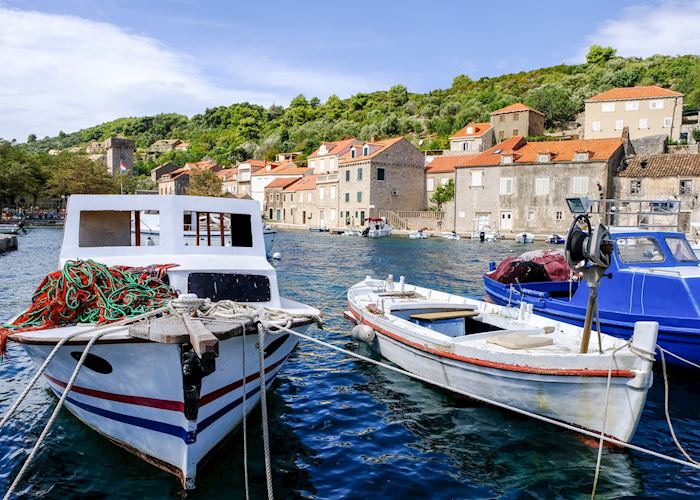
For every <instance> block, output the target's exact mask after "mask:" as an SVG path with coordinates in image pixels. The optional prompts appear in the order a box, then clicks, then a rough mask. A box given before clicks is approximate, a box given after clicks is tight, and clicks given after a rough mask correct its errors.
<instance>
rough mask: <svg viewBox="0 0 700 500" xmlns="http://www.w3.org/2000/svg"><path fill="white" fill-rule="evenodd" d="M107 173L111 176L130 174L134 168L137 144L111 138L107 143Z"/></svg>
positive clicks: (128, 140)
mask: <svg viewBox="0 0 700 500" xmlns="http://www.w3.org/2000/svg"><path fill="white" fill-rule="evenodd" d="M104 144H105V155H106V157H107V158H106V160H105V161H106V163H107V172H108V173H109V174H111V175H115V174H116V175H119V174H120V173H129V172H131V171H132V170H133V168H134V150H135V149H136V142H134V141H132V140H131V139H124V138H122V137H110V138H109V139H107V140H106V141H105V143H104Z"/></svg>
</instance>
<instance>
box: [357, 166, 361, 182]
mask: <svg viewBox="0 0 700 500" xmlns="http://www.w3.org/2000/svg"><path fill="white" fill-rule="evenodd" d="M357 180H358V181H361V180H362V169H361V168H358V169H357Z"/></svg>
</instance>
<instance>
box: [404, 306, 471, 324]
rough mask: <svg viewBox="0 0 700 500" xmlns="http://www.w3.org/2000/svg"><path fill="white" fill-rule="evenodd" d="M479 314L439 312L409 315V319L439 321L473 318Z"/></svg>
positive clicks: (465, 311)
mask: <svg viewBox="0 0 700 500" xmlns="http://www.w3.org/2000/svg"><path fill="white" fill-rule="evenodd" d="M479 314H481V313H480V312H479V311H475V310H474V309H460V310H458V311H440V312H433V313H419V314H411V319H420V320H423V321H439V320H441V319H458V318H474V317H475V316H478V315H479Z"/></svg>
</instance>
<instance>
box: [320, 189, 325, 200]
mask: <svg viewBox="0 0 700 500" xmlns="http://www.w3.org/2000/svg"><path fill="white" fill-rule="evenodd" d="M325 197H326V190H325V189H324V188H322V187H320V188H318V199H319V200H322V199H324V198H325Z"/></svg>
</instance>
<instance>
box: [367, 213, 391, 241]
mask: <svg viewBox="0 0 700 500" xmlns="http://www.w3.org/2000/svg"><path fill="white" fill-rule="evenodd" d="M391 229H392V227H391V225H389V223H388V222H387V221H386V220H384V219H383V218H379V217H369V218H368V219H367V227H366V228H365V229H364V230H363V231H362V236H365V237H367V238H385V237H387V236H391Z"/></svg>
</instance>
